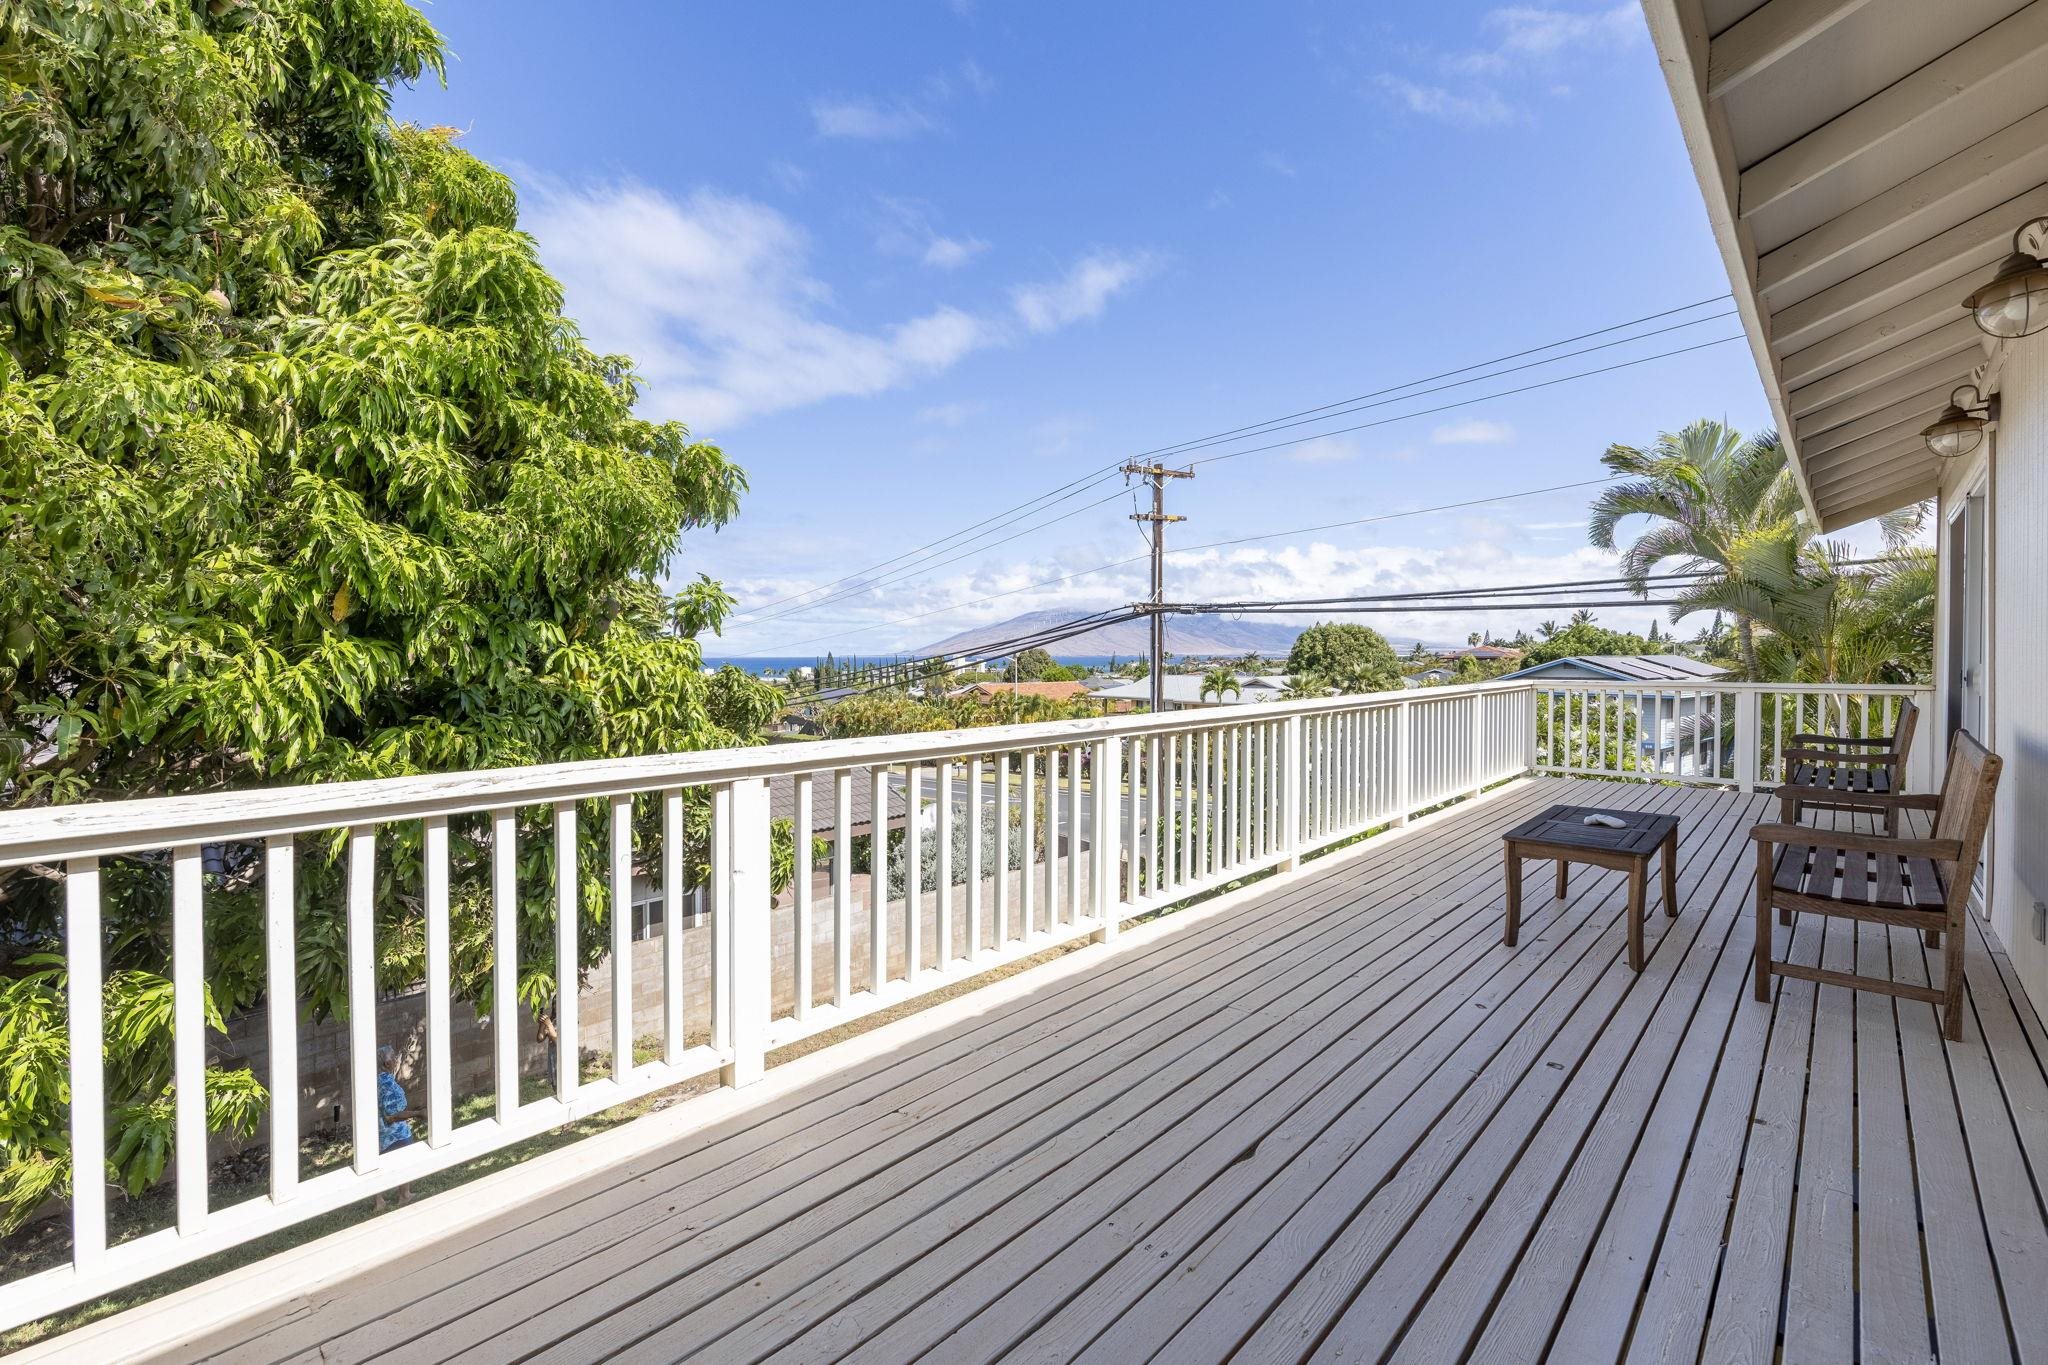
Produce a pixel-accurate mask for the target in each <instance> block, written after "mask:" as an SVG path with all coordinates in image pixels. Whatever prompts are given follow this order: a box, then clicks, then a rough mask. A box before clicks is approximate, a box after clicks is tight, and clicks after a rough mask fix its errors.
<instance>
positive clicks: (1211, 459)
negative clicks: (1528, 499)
mask: <svg viewBox="0 0 2048 1365" xmlns="http://www.w3.org/2000/svg"><path fill="white" fill-rule="evenodd" d="M1742 339H1743V338H1742V337H1741V336H1740V335H1739V334H1738V335H1735V336H1726V337H1717V338H1715V339H1714V340H1712V341H1703V342H1700V343H1698V344H1697V345H1693V346H1681V347H1678V348H1676V349H1673V350H1669V351H1659V352H1657V353H1656V354H1654V355H1646V356H1638V357H1636V358H1635V359H1632V360H1624V361H1619V362H1617V363H1615V364H1613V365H1602V366H1599V367H1597V368H1595V369H1591V370H1581V371H1578V372H1576V373H1573V374H1567V375H1558V376H1556V377H1555V378H1552V379H1546V380H1543V381H1541V382H1540V383H1535V384H1524V385H1521V386H1520V387H1517V388H1512V389H1503V390H1501V391H1499V392H1498V393H1487V394H1480V395H1478V396H1477V397H1474V398H1466V399H1460V400H1459V401H1457V402H1454V403H1443V404H1439V405H1438V406H1436V407H1433V408H1421V409H1418V410H1416V411H1414V412H1404V413H1397V414H1395V415H1394V416H1391V417H1383V418H1380V419H1378V420H1377V421H1372V422H1361V423H1358V424H1357V425H1354V426H1348V427H1338V428H1336V429H1335V430H1332V431H1319V432H1314V433H1312V434H1310V435H1307V436H1297V437H1294V438H1292V439H1290V440H1286V441H1275V442H1272V443H1270V444H1268V445H1262V446H1252V447H1250V448H1248V449H1245V450H1232V451H1225V452H1224V453H1223V454H1221V455H1209V456H1205V457H1204V458H1202V459H1198V460H1195V461H1193V462H1192V465H1191V466H1190V467H1191V468H1192V467H1193V466H1194V465H1204V464H1214V463H1217V462H1218V461H1222V460H1234V459H1237V458H1238V457H1240V456H1243V455H1257V454H1261V453H1263V452H1266V451H1273V450H1282V449H1285V448H1287V447H1288V446H1296V445H1301V444H1303V443H1305V442H1308V441H1317V440H1322V439H1323V438H1325V437H1329V436H1342V435H1345V434H1347V433H1350V432H1354V431H1365V430H1368V429H1370V428H1373V427H1382V426H1387V425H1389V424H1391V423H1394V422H1405V421H1408V420H1409V419H1411V418H1415V417H1428V416H1431V415H1434V414H1436V413H1442V412H1451V411H1455V410H1456V409H1458V408H1464V407H1471V406H1474V405H1476V404H1479V403H1486V402H1491V401H1492V400H1494V399H1496V398H1508V397H1512V396H1513V395H1515V394H1519V393H1530V392H1533V391H1534V390H1537V389H1547V388H1552V387H1554V386H1556V385H1559V384H1566V383H1570V382H1572V381H1574V380H1579V379H1590V378H1593V377H1594V376H1597V375H1603V374H1611V373H1613V372H1614V371H1616V370H1625V369H1629V368H1631V367H1633V366H1636V365H1643V364H1647V363H1649V362H1650V361H1652V360H1664V359H1668V358H1669V357H1671V356H1675V355H1685V354H1687V353H1689V352H1692V351H1699V350H1705V349H1706V348H1707V347H1709V346H1721V345H1725V344H1727V343H1728V342H1731V341H1740V340H1742ZM1586 482H1589V483H1599V482H1606V480H1590V481H1586ZM1584 486H1586V483H1581V484H1577V485H1572V484H1560V485H1557V487H1559V488H1569V487H1584ZM1120 496H1121V493H1117V494H1112V495H1111V496H1110V497H1108V498H1103V499H1101V500H1100V501H1098V502H1094V503H1090V504H1088V505H1087V506H1084V507H1078V508H1075V509H1074V510H1073V511H1071V512H1065V513H1062V514H1061V515H1059V516H1057V517H1052V518H1049V519H1047V520H1046V521H1043V522H1040V523H1038V524H1037V525H1035V526H1030V527H1027V528H1025V529H1024V530H1023V531H1019V532H1016V533H1014V534H1012V535H1009V536H1005V537H1003V539H1001V540H997V541H991V542H989V543H987V544H984V545H978V546H976V547H974V548H972V549H969V550H964V551H962V552H961V553H960V554H957V555H954V556H952V557H951V558H948V559H943V560H940V561H938V562H937V563H935V564H929V565H924V566H919V567H916V568H912V569H910V570H908V571H906V572H905V573H902V574H899V575H897V576H896V577H895V578H892V579H888V580H885V581H884V582H881V583H863V584H859V585H857V586H855V587H852V588H848V589H845V590H843V591H841V592H838V593H835V594H833V595H832V596H830V597H823V598H819V599H818V600H817V601H815V602H809V603H805V604H804V605H802V606H798V607H792V608H790V609H789V610H788V611H783V612H777V613H775V614H774V615H771V616H759V617H755V618H753V619H751V620H748V621H743V622H737V623H736V624H740V625H759V624H761V623H762V622H764V621H775V620H781V619H782V618H783V617H786V616H796V615H801V614H802V613H804V612H806V611H811V610H814V609H816V608H818V607H822V606H827V605H829V604H831V603H833V602H838V601H844V600H845V599H846V598H848V597H856V596H859V595H861V594H862V593H865V592H871V591H873V590H874V589H876V588H878V587H884V586H888V585H889V584H893V583H898V582H902V581H903V580H904V579H905V578H914V577H916V576H917V575H918V574H919V573H921V572H924V571H925V570H927V569H936V568H943V567H944V566H945V565H947V564H953V563H957V562H959V561H960V560H962V559H967V558H970V557H971V556H973V555H976V554H980V553H982V552H983V551H986V550H990V549H993V548H995V546H997V545H1001V544H1006V543H1008V542H1009V541H1012V540H1016V539H1017V538H1018V537H1019V536H1023V535H1027V534H1029V533H1030V532H1032V531H1035V530H1040V529H1042V528H1043V527H1046V526H1050V525H1052V524H1054V523H1055V522H1059V521H1065V520H1067V519H1069V518H1071V517H1076V516H1079V515H1081V514H1082V513H1083V512H1088V511H1092V510H1093V509H1095V508H1096V507H1100V506H1102V505H1103V503H1106V502H1112V501H1114V500H1115V499H1116V498H1117V497H1120ZM1492 501H1500V499H1497V498H1482V499H1474V500H1473V502H1472V503H1471V504H1467V505H1476V504H1477V503H1480V502H1492ZM1368 520H1372V519H1371V518H1362V519H1360V521H1358V522H1354V523H1351V524H1353V525H1360V524H1363V523H1364V522H1365V521H1368ZM1270 538H1271V537H1268V539H1270ZM1191 548H1200V547H1191Z"/></svg>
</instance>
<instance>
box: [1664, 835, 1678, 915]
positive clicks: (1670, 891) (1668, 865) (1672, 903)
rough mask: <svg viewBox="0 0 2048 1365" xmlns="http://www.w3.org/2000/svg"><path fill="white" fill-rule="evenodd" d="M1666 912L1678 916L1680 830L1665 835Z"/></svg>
mask: <svg viewBox="0 0 2048 1365" xmlns="http://www.w3.org/2000/svg"><path fill="white" fill-rule="evenodd" d="M1664 913H1665V914H1666V915H1669V916H1670V917H1671V918H1672V919H1677V918H1678V831H1677V830H1673V831H1671V833H1669V834H1667V835H1666V836H1664Z"/></svg>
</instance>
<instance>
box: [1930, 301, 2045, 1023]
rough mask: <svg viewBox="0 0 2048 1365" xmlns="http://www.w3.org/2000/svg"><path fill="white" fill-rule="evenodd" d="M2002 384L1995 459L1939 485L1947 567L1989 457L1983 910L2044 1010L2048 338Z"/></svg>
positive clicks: (2011, 356)
mask: <svg viewBox="0 0 2048 1365" xmlns="http://www.w3.org/2000/svg"><path fill="white" fill-rule="evenodd" d="M1998 387H1999V391H2000V394H2001V401H2002V411H2001V415H2000V419H1999V425H1998V428H1997V430H1996V431H1995V432H1994V433H1993V436H1992V439H1991V440H1990V441H1989V442H1987V443H1986V445H1987V448H1988V455H1987V457H1986V458H1983V459H1978V460H1975V461H1970V462H1967V463H1964V467H1962V468H1959V469H1955V470H1952V471H1949V474H1948V477H1947V478H1945V479H1944V481H1943V489H1942V501H1943V508H1942V510H1943V514H1944V515H1943V517H1942V521H1941V534H1942V538H1943V546H1942V548H1943V551H1944V554H1943V557H1942V563H1943V572H1944V575H1946V573H1947V572H1948V567H1949V566H1948V559H1947V554H1946V551H1947V548H1948V547H1947V538H1948V534H1949V527H1948V518H1947V513H1948V512H1949V511H1950V510H1952V508H1953V506H1954V504H1955V502H1956V500H1957V499H1959V498H1961V497H1963V496H1965V495H1967V493H1968V492H1969V491H1970V490H1971V488H1972V487H1973V486H1974V485H1975V484H1976V482H1977V479H1978V477H1979V476H1980V474H1982V473H1983V472H1984V471H1985V468H1986V466H1987V464H1988V467H1989V478H1988V479H1987V480H1986V494H1987V503H1988V508H1987V510H1988V512H1989V520H1990V537H1989V539H1990V547H1989V556H1990V557H1989V560H1988V564H1989V579H1990V590H1989V603H1988V609H1989V620H1988V623H1987V624H1988V636H1989V646H1988V652H1989V654H1990V660H1989V668H1988V671H1989V675H1990V687H1989V689H1988V704H1989V710H1990V724H1989V727H1988V728H1989V730H1990V732H1991V733H1990V735H1989V737H1988V738H1989V742H1990V744H1991V747H1992V748H1993V749H1995V750H1996V751H1997V752H1998V753H1999V754H2001V755H2002V756H2003V757H2004V758H2005V763H2006V767H2005V776H2004V780H2003V781H2002V782H2001V783H2000V786H1999V792H1998V808H1997V815H1996V818H1995V820H1994V822H1993V825H1992V832H1991V850H1990V856H1989V858H1988V860H1987V870H1988V872H1989V874H1990V887H1989V892H1990V894H1989V897H1988V901H1989V904H1988V906H1987V912H1988V918H1989V922H1990V926H1991V929H1992V932H1993V933H1995V934H1996V935H1997V936H1998V939H1999V942H2000V943H2002V944H2003V945H2004V946H2005V950H2006V952H2007V954H2008V955H2009V956H2010V957H2011V958H2012V962H2013V966H2014V968H2015V970H2016V971H2017V972H2018V974H2019V977H2020V982H2021V984H2022V986H2023V988H2024V989H2025V990H2026V992H2027V994H2028V996H2029V997H2030V998H2031V999H2032V1000H2033V1002H2034V1005H2035V1007H2036V1008H2038V1009H2041V1010H2043V1011H2048V943H2044V942H2043V941H2042V940H2041V939H2040V938H2039V937H2037V936H2036V934H2035V929H2036V925H2037V924H2038V919H2037V915H2036V911H2035V906H2036V904H2037V903H2044V902H2048V529H2044V528H2048V335H2040V336H2033V337H2028V338H2025V339H2023V340H2020V341H2016V342H2011V343H2008V350H2007V352H2006V355H2005V358H2004V363H2003V366H2002V369H2001V372H2000V377H1999V385H1998ZM1959 463H1963V462H1959ZM1947 587H1948V585H1947V583H1946V582H1944V584H1943V588H1944V593H1943V597H1942V601H1943V602H1944V604H1946V603H1947V602H1948V601H1950V600H1951V599H1950V598H1949V596H1948V594H1947V591H1946V589H1947ZM1941 647H1942V649H1943V653H1944V660H1943V665H1942V667H1941V668H1940V670H1939V671H1938V675H1937V676H1938V677H1939V678H1940V679H1941V680H1942V683H1943V695H1942V697H1941V699H1940V703H1939V704H1938V705H1937V708H1936V714H1937V715H1938V716H1941V717H1944V718H1945V717H1946V716H1947V715H1948V714H1949V698H1948V696H1947V692H1946V682H1947V677H1948V668H1947V664H1946V657H1945V655H1946V647H1947V641H1946V639H1945V638H1944V639H1943V640H1942V641H1941Z"/></svg>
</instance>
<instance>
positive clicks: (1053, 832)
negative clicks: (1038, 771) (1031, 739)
mask: <svg viewBox="0 0 2048 1365" xmlns="http://www.w3.org/2000/svg"><path fill="white" fill-rule="evenodd" d="M1070 776H1071V774H1070ZM1073 841H1074V832H1073V831H1072V830H1068V831H1067V842H1068V844H1069V845H1071V844H1072V843H1073ZM1068 856H1069V857H1071V856H1072V850H1071V849H1069V852H1068ZM1059 922H1060V751H1059V749H1058V748H1057V747H1054V748H1049V749H1047V750H1046V751H1045V927H1046V930H1047V931H1048V932H1050V931H1051V930H1052V928H1053V927H1054V926H1055V925H1057V924H1058V923H1059Z"/></svg>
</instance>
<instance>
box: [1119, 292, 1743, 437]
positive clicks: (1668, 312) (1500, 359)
mask: <svg viewBox="0 0 2048 1365" xmlns="http://www.w3.org/2000/svg"><path fill="white" fill-rule="evenodd" d="M1732 297H1733V295H1732V294H1728V293H1721V294H1716V295H1714V296H1713V297H1712V298H1707V299H1700V300H1698V301H1697V302H1694V303H1687V304H1682V305H1680V306H1679V307H1677V308H1666V309H1664V310H1663V311H1662V312H1657V313H1646V314H1645V315H1643V316H1642V317H1639V318H1630V319H1629V320H1628V321H1627V322H1617V323H1614V324H1613V325H1612V326H1608V327H1596V328H1594V329H1593V330H1592V331H1590V332H1581V333H1579V334H1578V335H1577V336H1570V337H1563V338H1560V339H1559V340H1557V341H1552V342H1546V343H1545V344H1544V345H1541V346H1531V347H1529V348H1528V349H1527V350H1521V351H1512V352H1510V353H1508V354H1507V355H1501V356H1495V357H1494V358H1493V359H1491V360H1479V361H1474V362H1473V363H1472V364H1470V365H1460V366H1459V367H1458V368H1457V369H1455V370H1443V371H1440V372H1438V373H1436V374H1431V375H1424V376H1423V377H1422V378H1420V379H1411V380H1409V381H1408V382H1407V383H1405V384H1394V385H1391V386H1389V387H1387V388H1384V389H1374V390H1372V391H1371V392H1370V393H1361V394H1355V395H1353V396H1352V397H1350V398H1339V399H1337V400H1336V401H1335V402H1330V403H1323V404H1321V405H1319V406H1317V407H1313V408H1303V409H1302V410H1301V411H1300V412H1290V413H1287V414H1285V415H1283V416H1280V417H1274V418H1269V419H1267V421H1264V422H1253V423H1252V424H1251V425H1250V426H1243V427H1237V428H1235V429H1233V430H1231V431H1219V432H1214V433H1212V434H1211V435H1208V436H1196V437H1192V438H1190V439H1189V440H1186V441H1181V442H1177V443H1176V444H1174V445H1169V446H1159V447H1156V448H1155V449H1152V450H1144V451H1140V452H1138V453H1137V454H1136V455H1134V456H1132V457H1131V458H1132V459H1133V460H1144V459H1151V458H1154V457H1160V456H1166V455H1170V454H1173V453H1175V452H1177V451H1179V450H1182V449H1185V448H1188V447H1190V446H1192V445H1193V444H1194V443H1195V442H1196V441H1202V442H1211V441H1217V440H1221V439H1223V438H1225V437H1229V436H1236V435H1240V434H1244V433H1248V432H1252V431H1255V430H1256V429H1257V428H1259V427H1264V426H1270V425H1272V424H1273V423H1275V422H1285V421H1289V420H1291V419H1293V418H1296V417H1307V416H1309V415H1310V414H1312V413H1317V412H1323V411H1326V410H1327V409H1330V408H1341V407H1346V406H1348V405H1350V404H1352V403H1358V402H1363V401H1364V400H1365V399H1368V398H1378V397H1379V396H1381V395H1382V394H1389V393H1394V392H1397V391H1399V390H1401V389H1412V388H1414V387H1415V386H1416V385H1418V384H1434V383H1435V382H1436V381H1437V380H1439V379H1449V378H1450V377H1451V376H1453V375H1459V374H1466V373H1469V372H1470V371H1473V370H1483V369H1485V368H1486V367H1487V366H1489V365H1504V364H1506V363H1507V362H1508V361H1510V360H1520V359H1521V358H1522V357H1523V356H1530V355H1535V354H1536V353H1537V352H1538V351H1549V350H1554V349H1556V348H1557V347H1559V346H1569V345H1571V344H1572V343H1573V342H1575V341H1586V340H1588V339H1590V338H1592V337H1597V336H1605V335H1607V333H1609V332H1618V331H1620V330H1621V329H1622V328H1624V327H1635V326H1639V325H1641V324H1642V323H1645V322H1656V321H1657V320H1658V319H1660V318H1668V317H1673V316H1675V315H1677V314H1679V313H1688V312H1691V311H1692V310H1693V309H1695V308H1704V307H1705V306H1706V305H1708V304H1710V303H1719V302H1720V301H1721V300H1722V299H1726V298H1732ZM1714 316H1715V317H1728V316H1731V314H1729V313H1716V314H1715V315H1714ZM1707 320H1708V319H1704V318H1701V319H1696V321H1702V322H1704V321H1707ZM1680 325H1681V326H1690V325H1692V324H1690V323H1681V324H1680ZM1663 330H1666V331H1669V330H1672V329H1670V328H1665V329H1663ZM1643 335H1644V336H1656V335H1658V333H1656V332H1646V333H1644V334H1643ZM1640 339H1641V338H1640V337H1630V338H1625V339H1624V340H1628V341H1633V340H1640ZM1610 344H1612V345H1621V344H1623V343H1622V342H1613V343H1610ZM1593 349H1598V348H1593ZM1573 354H1575V355H1582V354H1584V352H1573ZM1567 358H1568V357H1565V356H1553V357H1551V359H1553V360H1563V359H1567ZM1503 373H1512V371H1503Z"/></svg>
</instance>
